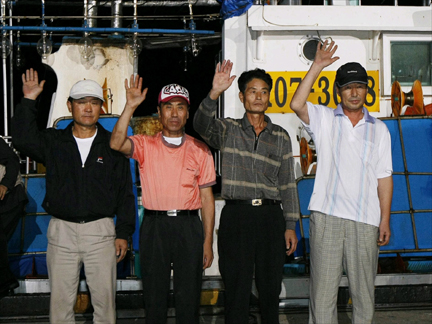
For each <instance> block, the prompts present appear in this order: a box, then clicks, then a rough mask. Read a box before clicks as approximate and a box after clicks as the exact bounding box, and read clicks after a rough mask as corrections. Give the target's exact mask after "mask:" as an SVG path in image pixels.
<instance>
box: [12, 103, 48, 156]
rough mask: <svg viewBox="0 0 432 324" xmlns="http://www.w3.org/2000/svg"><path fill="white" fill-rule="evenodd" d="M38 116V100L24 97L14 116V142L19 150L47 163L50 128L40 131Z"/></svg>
mask: <svg viewBox="0 0 432 324" xmlns="http://www.w3.org/2000/svg"><path fill="white" fill-rule="evenodd" d="M36 116H37V109H36V100H31V99H26V98H22V99H21V103H19V104H18V105H17V106H16V109H15V115H14V117H13V118H12V142H13V144H14V147H15V148H16V149H17V150H18V151H20V152H21V153H23V154H25V155H27V156H29V157H30V158H32V159H33V160H36V161H38V162H42V163H44V164H45V154H44V152H45V147H46V144H47V143H48V138H46V133H45V132H48V130H47V131H39V129H38V126H37V121H36Z"/></svg>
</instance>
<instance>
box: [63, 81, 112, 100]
mask: <svg viewBox="0 0 432 324" xmlns="http://www.w3.org/2000/svg"><path fill="white" fill-rule="evenodd" d="M69 97H71V98H72V99H81V98H84V97H95V98H98V99H100V100H102V101H105V100H104V97H103V90H102V87H101V86H100V84H99V83H97V82H96V81H93V80H81V81H78V82H77V83H75V84H74V85H73V86H72V88H71V89H70V93H69Z"/></svg>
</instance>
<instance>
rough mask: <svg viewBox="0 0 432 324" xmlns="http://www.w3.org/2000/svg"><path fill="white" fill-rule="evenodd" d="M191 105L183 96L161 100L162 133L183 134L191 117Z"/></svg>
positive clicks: (169, 135) (175, 135)
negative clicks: (166, 100) (165, 100)
mask: <svg viewBox="0 0 432 324" xmlns="http://www.w3.org/2000/svg"><path fill="white" fill-rule="evenodd" d="M188 108H189V106H188V103H187V101H186V100H185V99H183V98H180V97H178V98H173V99H171V100H170V101H168V102H161V103H160V106H159V107H158V114H159V120H160V122H161V124H162V126H163V129H162V134H163V135H164V136H167V137H180V136H183V127H184V126H185V125H186V120H187V119H188V118H189V109H188Z"/></svg>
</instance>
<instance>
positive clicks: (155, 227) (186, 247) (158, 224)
mask: <svg viewBox="0 0 432 324" xmlns="http://www.w3.org/2000/svg"><path fill="white" fill-rule="evenodd" d="M203 243H204V233H203V227H202V223H201V220H200V218H199V216H197V215H195V216H176V217H170V216H161V215H158V216H144V219H143V222H142V225H141V229H140V260H141V261H140V262H141V275H142V283H143V297H144V308H145V311H146V324H163V323H166V321H167V309H168V296H169V290H170V274H171V264H172V267H173V271H174V274H173V276H174V277H173V279H174V303H175V310H176V323H181V324H198V323H199V305H200V297H201V279H202V271H203Z"/></svg>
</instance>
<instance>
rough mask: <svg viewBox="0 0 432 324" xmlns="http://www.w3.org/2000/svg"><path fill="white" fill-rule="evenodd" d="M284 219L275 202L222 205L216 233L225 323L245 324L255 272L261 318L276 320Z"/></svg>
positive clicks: (264, 320)
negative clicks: (257, 205) (223, 288)
mask: <svg viewBox="0 0 432 324" xmlns="http://www.w3.org/2000/svg"><path fill="white" fill-rule="evenodd" d="M284 233H285V221H284V218H283V215H282V210H281V207H280V206H279V205H263V206H259V207H254V206H250V205H226V206H225V207H224V208H223V210H222V214H221V220H220V225H219V234H218V252H219V270H220V272H221V275H222V279H223V282H224V285H225V323H226V324H246V323H248V318H249V298H250V294H251V288H252V279H253V276H254V271H255V283H256V286H257V290H258V294H259V302H260V309H261V319H262V323H264V324H269V323H271V324H273V323H279V294H280V291H281V283H282V274H283V265H284V262H285V247H286V245H285V236H284Z"/></svg>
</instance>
